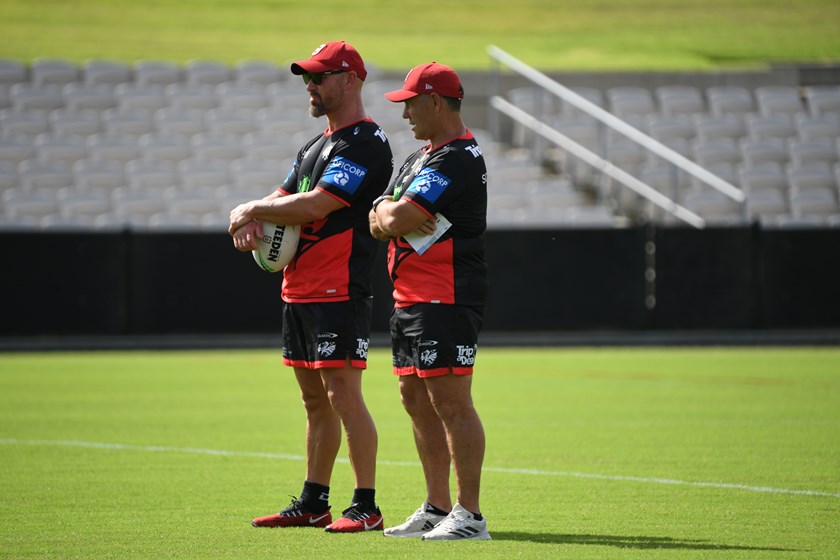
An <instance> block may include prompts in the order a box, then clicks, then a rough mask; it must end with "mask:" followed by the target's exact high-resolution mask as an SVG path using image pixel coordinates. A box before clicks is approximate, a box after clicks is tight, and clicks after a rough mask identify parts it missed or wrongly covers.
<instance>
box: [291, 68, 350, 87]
mask: <svg viewBox="0 0 840 560" xmlns="http://www.w3.org/2000/svg"><path fill="white" fill-rule="evenodd" d="M333 74H344V70H328V71H327V72H304V73H303V74H301V77H302V78H303V83H304V84H306V85H309V81H310V80H312V83H313V84H315V85H316V86H320V85H321V82H322V81H323V80H324V76H331V75H333Z"/></svg>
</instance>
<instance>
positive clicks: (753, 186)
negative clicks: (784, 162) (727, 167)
mask: <svg viewBox="0 0 840 560" xmlns="http://www.w3.org/2000/svg"><path fill="white" fill-rule="evenodd" d="M738 177H739V182H740V185H741V189H743V190H744V192H746V193H747V194H751V193H757V192H760V191H777V192H778V193H779V194H785V195H786V193H787V189H788V179H787V176H786V175H785V173H784V171H783V170H782V166H781V164H779V163H778V162H764V163H761V164H759V165H758V166H756V167H742V168H741V169H740V171H739V173H738Z"/></svg>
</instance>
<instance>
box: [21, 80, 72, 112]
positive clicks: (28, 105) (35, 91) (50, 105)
mask: <svg viewBox="0 0 840 560" xmlns="http://www.w3.org/2000/svg"><path fill="white" fill-rule="evenodd" d="M9 99H10V101H11V103H12V109H13V110H14V111H16V112H19V113H23V112H26V111H45V112H49V111H54V110H56V109H61V108H62V107H64V104H65V101H64V97H62V95H61V90H60V89H58V88H57V87H39V86H33V85H32V84H17V85H14V86H12V87H11V88H10V89H9Z"/></svg>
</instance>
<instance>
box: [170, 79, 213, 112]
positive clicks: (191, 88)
mask: <svg viewBox="0 0 840 560" xmlns="http://www.w3.org/2000/svg"><path fill="white" fill-rule="evenodd" d="M165 92H166V96H167V97H168V99H169V105H170V106H171V107H172V108H173V109H176V110H190V109H198V110H200V111H209V110H210V109H215V108H216V107H217V106H218V99H217V96H216V88H215V86H214V85H210V84H203V85H195V84H193V85H185V84H172V85H170V86H167V88H166V90H165Z"/></svg>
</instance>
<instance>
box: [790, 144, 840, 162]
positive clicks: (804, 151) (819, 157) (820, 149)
mask: <svg viewBox="0 0 840 560" xmlns="http://www.w3.org/2000/svg"><path fill="white" fill-rule="evenodd" d="M789 149H790V161H791V163H792V164H793V165H799V166H801V165H804V164H807V163H811V162H825V163H827V164H829V165H834V164H835V163H838V160H839V159H840V154H838V151H837V149H836V147H835V145H834V143H833V142H832V141H830V140H828V139H819V140H796V139H794V140H791V141H790V144H789Z"/></svg>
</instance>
